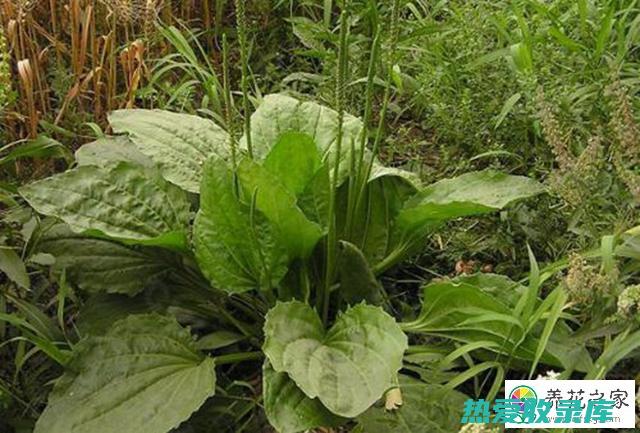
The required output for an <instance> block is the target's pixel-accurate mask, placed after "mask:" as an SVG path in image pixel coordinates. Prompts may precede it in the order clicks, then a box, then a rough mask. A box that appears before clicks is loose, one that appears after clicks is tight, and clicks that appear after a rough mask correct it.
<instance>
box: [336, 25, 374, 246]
mask: <svg viewBox="0 0 640 433" xmlns="http://www.w3.org/2000/svg"><path fill="white" fill-rule="evenodd" d="M379 40H380V32H379V31H378V32H377V33H376V35H375V37H374V38H373V41H372V43H371V51H370V55H369V66H368V68H367V85H366V90H365V106H364V115H363V119H362V126H363V127H362V134H361V135H360V143H359V148H358V152H359V154H358V157H359V158H358V163H357V165H356V169H355V173H353V174H352V176H351V177H350V178H349V200H348V201H347V218H346V230H345V232H346V234H345V237H346V238H347V239H350V237H351V232H352V230H353V224H354V219H355V215H356V214H357V212H358V210H359V209H360V207H361V205H362V196H363V193H364V189H365V187H366V185H367V178H368V173H365V172H364V171H363V169H364V167H365V153H366V147H367V140H368V138H369V122H370V121H371V113H372V111H373V89H374V85H375V75H376V62H377V60H378V56H379V47H380V44H379ZM351 155H352V158H355V156H356V155H355V152H352V153H351ZM367 167H368V166H367ZM364 174H366V177H365V176H363V175H364Z"/></svg>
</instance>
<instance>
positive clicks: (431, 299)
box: [403, 277, 590, 371]
mask: <svg viewBox="0 0 640 433" xmlns="http://www.w3.org/2000/svg"><path fill="white" fill-rule="evenodd" d="M483 281H485V280H484V279H483V278H466V277H465V278H461V279H454V280H444V281H438V282H434V283H431V284H428V285H426V286H425V287H424V291H423V308H422V311H421V313H420V317H419V318H418V320H416V321H415V322H411V323H407V324H405V326H404V328H403V329H405V330H406V331H411V330H414V331H416V332H423V333H426V334H429V335H437V336H443V337H448V338H451V339H453V340H456V341H462V342H465V343H473V342H475V341H480V340H486V341H493V342H495V343H497V346H493V347H487V350H490V351H493V352H497V353H501V354H504V355H507V356H509V355H513V356H514V357H515V358H518V359H520V360H526V361H530V360H533V359H534V358H535V357H536V351H540V350H541V349H540V345H539V341H540V334H541V333H542V330H541V329H539V327H538V328H536V329H533V330H532V331H531V332H529V333H528V334H525V333H524V331H525V329H524V324H519V325H518V324H517V322H518V320H519V319H518V318H517V317H516V316H515V314H514V313H513V310H514V309H515V304H513V301H512V303H511V305H505V303H503V302H502V299H507V300H508V299H510V298H513V294H510V293H504V294H497V296H495V297H494V296H492V295H490V294H489V292H488V291H487V292H485V291H484V290H483V289H482V288H481V287H480V286H476V284H482V283H483ZM489 281H490V282H491V281H492V282H493V283H496V284H497V285H494V288H496V287H497V288H499V287H502V288H505V290H506V288H507V285H506V284H505V283H504V282H500V281H499V279H496V278H493V279H490V280H489ZM512 288H513V290H516V289H518V290H522V288H521V287H519V286H518V285H517V284H515V283H514V284H513V285H512ZM546 338H547V340H548V341H547V343H546V344H545V345H544V347H543V349H544V350H542V351H540V352H539V353H540V356H541V358H540V359H541V360H542V362H544V363H546V364H549V365H556V366H563V367H566V368H575V369H577V370H579V371H585V370H586V368H588V366H589V364H590V361H589V360H590V358H589V356H588V353H587V352H586V351H585V348H584V347H583V346H582V345H580V344H578V343H577V342H575V341H573V340H572V339H571V334H570V332H569V330H568V329H567V328H566V326H565V325H564V324H560V323H559V324H557V326H556V327H555V329H553V333H552V334H551V335H550V337H546Z"/></svg>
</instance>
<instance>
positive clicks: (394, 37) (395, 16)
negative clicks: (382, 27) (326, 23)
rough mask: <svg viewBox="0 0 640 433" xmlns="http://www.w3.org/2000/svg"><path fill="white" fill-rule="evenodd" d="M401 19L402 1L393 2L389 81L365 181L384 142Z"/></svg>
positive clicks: (386, 82) (383, 97) (386, 84)
mask: <svg viewBox="0 0 640 433" xmlns="http://www.w3.org/2000/svg"><path fill="white" fill-rule="evenodd" d="M399 18H400V0H393V6H392V9H391V25H390V29H391V34H390V36H389V52H388V54H387V56H388V57H387V64H386V69H387V70H386V72H387V79H386V80H385V88H384V95H383V96H382V107H381V108H380V119H379V120H378V128H377V130H376V136H375V139H374V142H373V150H372V152H371V158H370V159H369V166H368V167H367V170H366V172H365V173H364V174H365V179H368V178H369V175H370V174H371V169H372V168H373V161H374V160H375V157H376V155H377V154H378V149H379V148H380V142H381V141H382V131H383V130H384V125H385V120H386V116H387V109H388V108H389V100H390V98H391V77H392V74H393V65H394V63H395V57H396V56H395V53H396V49H397V45H398V34H399V30H400V27H399V23H398V22H399Z"/></svg>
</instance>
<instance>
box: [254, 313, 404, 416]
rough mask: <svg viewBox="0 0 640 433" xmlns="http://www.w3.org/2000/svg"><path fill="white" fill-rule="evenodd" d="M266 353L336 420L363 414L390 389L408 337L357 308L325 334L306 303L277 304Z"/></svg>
mask: <svg viewBox="0 0 640 433" xmlns="http://www.w3.org/2000/svg"><path fill="white" fill-rule="evenodd" d="M264 330H265V343H264V348H263V349H264V352H265V354H266V355H267V357H268V358H269V360H270V361H271V365H272V366H273V368H274V370H275V371H277V372H285V373H287V374H288V375H289V377H290V378H291V379H293V381H294V382H295V383H296V384H297V385H298V387H299V388H300V389H301V390H302V391H303V392H304V393H305V394H306V395H307V396H308V397H310V398H316V397H317V398H318V399H319V400H320V401H321V402H322V404H323V405H324V406H325V407H327V408H328V409H329V410H330V411H331V412H333V413H334V414H336V415H340V416H344V417H354V416H357V415H359V414H361V413H362V412H364V411H365V410H366V409H367V408H368V407H369V406H371V405H372V404H373V403H374V402H375V401H376V400H377V399H379V398H380V397H381V396H382V394H383V393H384V392H385V391H386V390H387V389H389V388H391V387H393V386H395V385H397V373H398V371H399V370H400V368H401V367H402V356H403V354H404V351H405V350H406V349H407V337H406V336H405V335H404V333H403V332H402V331H401V330H400V328H399V326H398V324H397V323H396V322H395V320H394V319H393V318H392V317H391V316H389V315H388V314H386V313H385V312H384V311H383V310H382V309H380V308H377V307H372V306H369V305H365V304H359V305H357V306H355V307H352V308H350V309H348V310H347V311H346V312H345V313H342V314H341V315H339V316H338V318H337V319H336V321H335V323H334V325H333V326H332V327H331V329H329V330H328V331H326V332H325V330H324V329H323V326H322V322H321V321H320V318H319V317H318V315H317V314H316V312H315V311H314V310H312V309H311V307H310V306H308V305H307V304H304V303H301V302H297V301H293V302H286V303H278V304H276V306H275V307H274V308H272V309H271V310H270V311H269V313H268V314H267V317H266V321H265V325H264Z"/></svg>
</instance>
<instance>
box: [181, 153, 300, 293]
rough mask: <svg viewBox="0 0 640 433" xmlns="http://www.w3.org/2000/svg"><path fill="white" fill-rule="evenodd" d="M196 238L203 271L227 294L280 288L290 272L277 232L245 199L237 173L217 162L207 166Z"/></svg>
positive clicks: (220, 161)
mask: <svg viewBox="0 0 640 433" xmlns="http://www.w3.org/2000/svg"><path fill="white" fill-rule="evenodd" d="M193 240H194V244H195V253H196V258H197V260H198V263H199V265H200V268H201V269H202V273H203V274H204V275H205V276H206V277H207V278H208V279H209V280H210V281H211V282H212V283H214V284H215V285H216V286H217V287H219V288H220V289H222V290H225V291H228V292H243V291H247V290H252V289H258V288H261V287H262V288H265V287H275V286H276V285H277V284H278V282H279V281H280V279H281V278H282V277H283V276H284V275H285V273H286V272H287V267H286V265H287V262H288V257H287V252H286V250H284V248H283V246H282V245H280V243H279V242H278V241H277V233H276V232H275V229H274V228H273V227H272V225H271V224H270V223H269V222H268V221H267V220H266V219H265V217H264V216H263V215H262V214H261V213H260V212H257V211H255V212H254V213H253V215H252V214H251V208H250V206H249V205H246V204H244V203H242V202H241V201H240V200H239V198H238V197H237V196H236V193H235V179H234V175H233V173H232V172H231V170H230V169H229V168H228V167H227V164H226V163H225V162H224V161H222V160H219V159H217V158H213V159H212V160H210V161H208V162H207V164H205V168H204V173H203V179H202V188H201V194H200V210H199V212H198V215H197V216H196V220H195V223H194V229H193Z"/></svg>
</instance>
